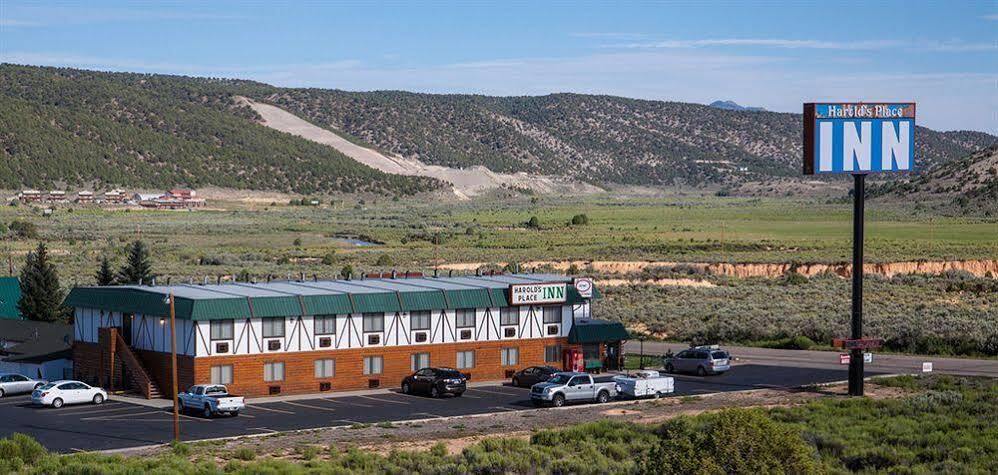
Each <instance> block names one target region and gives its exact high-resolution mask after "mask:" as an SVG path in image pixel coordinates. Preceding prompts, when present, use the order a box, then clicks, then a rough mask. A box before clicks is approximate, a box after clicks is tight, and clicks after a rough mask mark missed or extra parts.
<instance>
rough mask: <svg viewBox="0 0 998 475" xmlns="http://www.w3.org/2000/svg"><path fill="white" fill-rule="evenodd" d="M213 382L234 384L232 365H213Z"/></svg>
mask: <svg viewBox="0 0 998 475" xmlns="http://www.w3.org/2000/svg"><path fill="white" fill-rule="evenodd" d="M211 384H232V365H223V366H212V367H211Z"/></svg>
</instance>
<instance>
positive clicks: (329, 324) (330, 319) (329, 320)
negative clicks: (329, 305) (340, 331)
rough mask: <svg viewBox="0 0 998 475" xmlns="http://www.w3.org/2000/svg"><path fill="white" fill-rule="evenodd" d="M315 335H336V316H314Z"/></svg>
mask: <svg viewBox="0 0 998 475" xmlns="http://www.w3.org/2000/svg"><path fill="white" fill-rule="evenodd" d="M315 334H316V335H335V334H336V315H316V316H315Z"/></svg>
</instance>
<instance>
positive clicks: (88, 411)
mask: <svg viewBox="0 0 998 475" xmlns="http://www.w3.org/2000/svg"><path fill="white" fill-rule="evenodd" d="M133 409H140V408H138V407H135V406H122V407H112V408H110V409H96V410H93V409H84V410H79V409H78V410H75V411H72V410H71V411H63V412H59V413H57V414H56V415H58V416H79V415H87V414H98V413H103V412H115V411H128V410H133Z"/></svg>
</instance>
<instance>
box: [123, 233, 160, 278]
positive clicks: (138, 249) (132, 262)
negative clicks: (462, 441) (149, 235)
mask: <svg viewBox="0 0 998 475" xmlns="http://www.w3.org/2000/svg"><path fill="white" fill-rule="evenodd" d="M125 252H126V253H127V254H128V258H127V259H126V260H125V265H124V266H122V267H121V270H120V271H118V282H120V283H122V284H132V285H134V284H138V283H139V282H141V283H143V284H148V283H149V282H151V281H152V279H153V277H155V275H154V274H153V273H152V264H151V263H150V262H149V247H148V246H146V243H144V242H142V241H141V240H138V239H136V240H135V241H134V242H132V243H131V244H129V245H128V246H126V247H125Z"/></svg>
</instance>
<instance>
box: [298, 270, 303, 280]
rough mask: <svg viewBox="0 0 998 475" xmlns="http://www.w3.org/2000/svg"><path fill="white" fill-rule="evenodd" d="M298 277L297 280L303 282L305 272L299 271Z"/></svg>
mask: <svg viewBox="0 0 998 475" xmlns="http://www.w3.org/2000/svg"><path fill="white" fill-rule="evenodd" d="M298 277H299V278H298V282H305V272H299V273H298Z"/></svg>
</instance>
